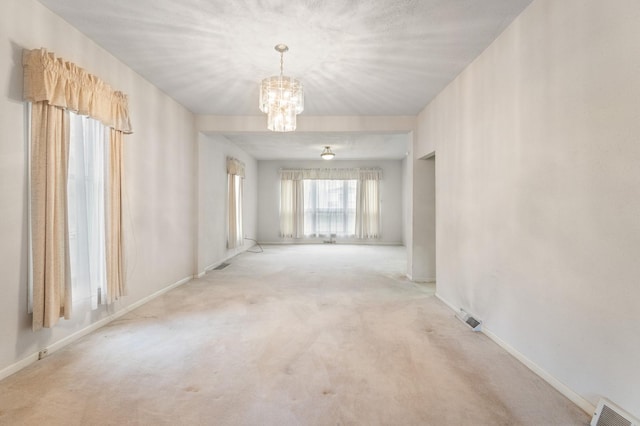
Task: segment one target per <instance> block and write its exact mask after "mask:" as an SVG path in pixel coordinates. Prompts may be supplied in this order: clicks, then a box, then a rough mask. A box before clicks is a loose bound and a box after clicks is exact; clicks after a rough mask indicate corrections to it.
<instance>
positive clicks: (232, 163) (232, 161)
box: [227, 157, 244, 177]
mask: <svg viewBox="0 0 640 426" xmlns="http://www.w3.org/2000/svg"><path fill="white" fill-rule="evenodd" d="M227 173H228V174H230V175H238V176H240V177H244V163H243V162H242V161H240V160H238V159H236V158H232V157H227Z"/></svg>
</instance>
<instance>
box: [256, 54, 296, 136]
mask: <svg viewBox="0 0 640 426" xmlns="http://www.w3.org/2000/svg"><path fill="white" fill-rule="evenodd" d="M275 49H276V52H279V53H280V75H276V76H272V77H267V78H265V79H264V80H262V83H261V84H260V111H262V112H264V113H266V114H267V128H268V129H269V130H272V131H274V132H292V131H294V130H295V129H296V115H298V114H300V113H301V112H302V111H303V110H304V92H303V90H302V83H300V81H299V80H296V79H295V78H293V77H287V76H285V75H284V72H283V69H284V52H286V51H288V50H289V47H287V45H286V44H278V45H276V47H275Z"/></svg>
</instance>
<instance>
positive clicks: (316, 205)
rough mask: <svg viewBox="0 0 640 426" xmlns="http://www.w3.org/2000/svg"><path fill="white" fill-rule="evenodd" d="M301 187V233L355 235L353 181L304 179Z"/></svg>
mask: <svg viewBox="0 0 640 426" xmlns="http://www.w3.org/2000/svg"><path fill="white" fill-rule="evenodd" d="M303 187H304V234H305V236H307V237H321V236H331V235H335V236H339V237H350V236H353V235H354V234H355V226H356V188H357V180H323V179H317V180H316V179H305V180H304V181H303Z"/></svg>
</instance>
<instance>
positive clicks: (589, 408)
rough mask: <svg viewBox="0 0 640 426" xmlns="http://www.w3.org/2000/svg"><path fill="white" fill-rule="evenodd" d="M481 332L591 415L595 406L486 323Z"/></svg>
mask: <svg viewBox="0 0 640 426" xmlns="http://www.w3.org/2000/svg"><path fill="white" fill-rule="evenodd" d="M436 297H437V298H438V299H439V300H441V301H442V302H443V303H444V304H445V305H447V306H448V307H449V308H450V309H451V310H452V311H453V312H454V313H455V312H458V311H459V308H456V307H455V306H454V305H453V304H452V303H449V302H448V301H447V300H445V299H444V298H443V297H442V296H440V295H439V294H438V293H437V292H436ZM482 333H484V334H485V335H486V336H487V337H488V338H489V339H491V340H493V341H494V342H495V343H496V344H497V345H498V346H500V347H501V348H502V349H504V350H505V351H507V352H508V353H509V354H510V355H511V356H513V357H514V358H515V359H517V360H518V361H520V362H521V363H522V364H524V365H525V366H526V367H527V368H528V369H529V370H531V371H533V372H534V373H535V374H536V375H538V376H539V377H540V378H542V380H544V381H545V382H547V383H548V384H550V385H551V386H552V387H553V388H554V389H555V390H557V391H558V392H560V393H561V394H562V395H564V396H565V397H566V398H567V399H569V400H570V401H571V402H573V403H574V404H576V405H577V406H578V407H580V409H582V410H583V411H584V412H585V413H587V414H589V415H591V414H593V412H594V411H595V409H596V407H595V405H593V404H592V403H590V402H589V401H587V400H586V399H584V398H583V397H582V396H580V395H579V394H578V393H576V392H575V391H574V390H572V389H571V388H570V387H569V386H567V385H565V384H564V383H562V382H561V381H560V380H558V379H557V378H556V377H555V376H553V375H552V374H550V373H549V372H547V371H546V370H545V369H543V368H542V367H540V366H539V365H538V364H536V363H535V362H533V361H532V360H530V359H529V358H527V357H526V356H525V355H524V354H523V353H521V352H519V351H518V350H517V349H515V348H514V347H513V346H511V345H509V344H508V343H507V342H505V341H504V340H502V339H501V338H500V337H498V336H497V335H496V334H495V333H493V332H492V331H491V329H488V328H487V326H486V324H483V325H482Z"/></svg>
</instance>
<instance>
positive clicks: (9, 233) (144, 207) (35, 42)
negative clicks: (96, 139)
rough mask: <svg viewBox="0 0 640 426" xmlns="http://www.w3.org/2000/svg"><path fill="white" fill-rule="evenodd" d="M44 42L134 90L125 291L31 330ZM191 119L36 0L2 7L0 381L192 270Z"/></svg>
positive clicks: (127, 154)
mask: <svg viewBox="0 0 640 426" xmlns="http://www.w3.org/2000/svg"><path fill="white" fill-rule="evenodd" d="M39 47H45V48H47V49H48V50H50V51H52V52H54V53H56V54H57V55H58V56H60V57H63V58H65V59H67V60H69V61H72V62H75V63H76V64H78V65H80V66H81V67H83V68H85V69H87V70H88V71H89V72H91V73H94V74H96V75H98V76H99V77H101V78H102V79H103V80H105V81H107V82H108V83H109V84H111V85H112V86H113V87H114V88H116V89H118V90H122V91H123V92H125V93H127V94H128V95H129V102H130V111H131V116H132V122H133V126H134V131H135V133H134V134H133V135H130V136H127V137H126V138H125V144H126V147H125V152H124V156H125V173H126V176H125V190H126V194H125V196H126V200H125V217H124V222H125V223H124V226H125V233H126V244H127V247H126V259H125V262H126V267H127V281H128V289H129V295H128V296H126V297H124V298H123V299H122V300H121V301H119V302H117V303H116V304H115V306H114V307H113V309H112V310H111V311H110V312H107V311H106V310H105V309H104V308H102V309H99V310H97V311H90V310H87V309H84V308H83V306H76V308H75V309H74V312H73V317H72V319H71V320H68V321H65V320H62V321H61V323H60V324H59V325H58V326H56V327H55V328H53V329H45V330H42V331H39V332H36V333H34V332H32V331H31V326H30V316H29V314H28V313H27V309H26V307H27V269H28V267H27V259H28V251H27V247H28V241H27V223H28V222H27V220H28V219H27V195H28V193H27V147H28V145H27V137H26V132H25V105H24V103H23V102H22V60H21V58H22V49H23V48H27V49H33V48H39ZM194 128H195V119H194V116H193V115H192V114H191V113H190V112H188V111H187V110H186V109H184V108H183V107H182V106H180V105H179V104H177V103H176V102H175V101H173V100H171V99H170V98H168V97H167V96H166V95H164V94H163V93H162V92H160V91H159V90H158V89H157V88H155V87H154V86H152V85H151V84H150V83H148V82H147V81H145V80H144V79H143V78H141V77H140V76H139V75H137V74H136V73H135V72H133V71H132V70H131V69H130V68H128V67H127V66H125V65H124V64H122V63H121V62H119V61H118V60H116V59H115V58H114V57H113V56H111V55H110V54H108V53H106V52H105V51H104V50H103V49H102V48H100V47H99V46H97V45H96V44H95V43H93V42H92V41H91V40H89V39H88V38H86V37H85V36H83V35H82V34H80V33H79V32H78V31H77V30H76V29H74V28H73V27H71V26H69V25H68V24H67V23H66V22H65V21H63V20H62V19H61V18H59V17H58V16H56V15H54V14H53V13H51V12H50V11H49V10H48V9H46V8H44V7H43V6H42V5H41V4H40V3H38V2H36V1H34V0H3V1H2V2H1V3H0V129H2V131H1V132H0V218H1V220H0V235H2V238H1V239H0V272H1V274H2V279H0V294H2V296H1V297H0V324H2V326H1V327H0V377H2V376H3V375H6V374H8V373H10V372H11V371H13V369H14V367H15V366H16V365H17V364H16V363H18V362H19V361H22V360H27V359H28V358H33V355H34V354H35V353H37V351H38V350H40V349H42V348H45V347H50V346H51V345H53V344H55V343H56V342H60V341H61V340H63V339H64V338H66V337H68V336H70V335H72V334H73V333H74V332H77V331H79V330H83V329H85V328H86V327H88V326H89V325H91V324H95V323H96V322H97V321H98V320H100V319H101V318H104V317H106V316H107V315H108V314H110V313H113V312H117V311H122V310H123V309H124V308H126V307H128V306H130V305H131V304H133V303H135V302H137V301H139V300H141V299H143V298H145V297H147V296H149V295H151V294H153V293H154V292H156V291H158V290H161V289H163V288H166V287H167V286H168V285H170V284H173V283H175V282H177V281H179V280H182V279H185V278H188V277H191V276H192V275H193V273H194V271H195V261H194V259H195V244H194V240H195V237H194V236H195V233H196V214H197V212H196V201H195V200H196V198H195V197H196V194H195V189H196V175H195V170H196V133H195V130H194Z"/></svg>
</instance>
